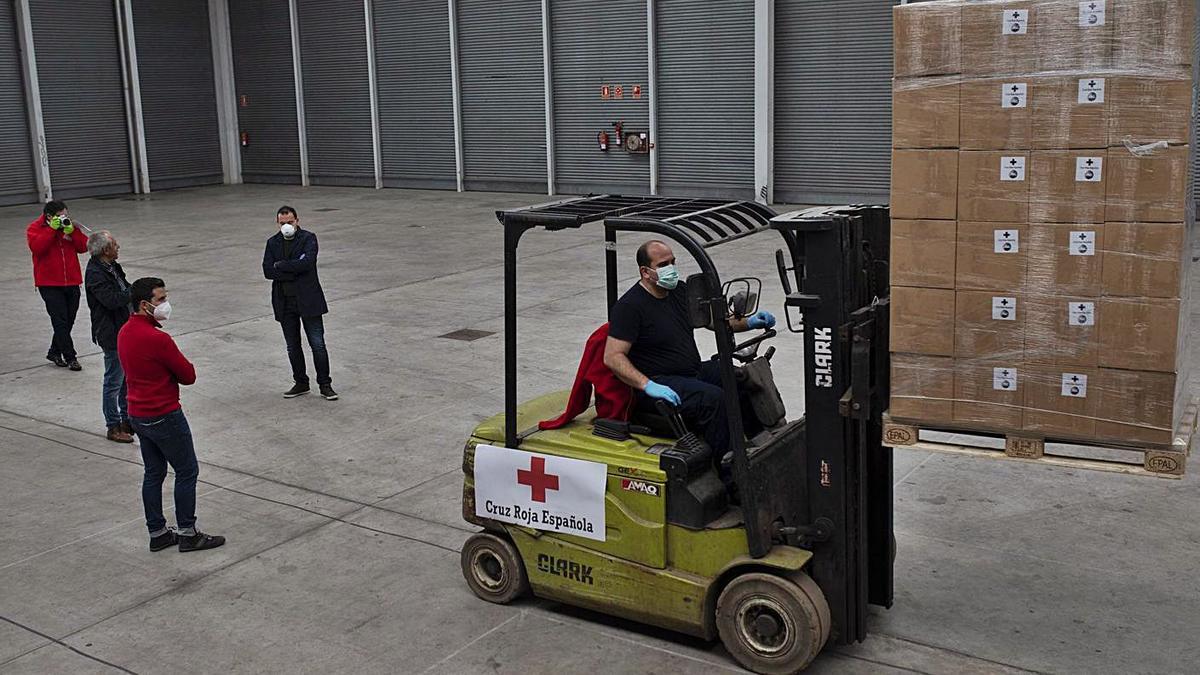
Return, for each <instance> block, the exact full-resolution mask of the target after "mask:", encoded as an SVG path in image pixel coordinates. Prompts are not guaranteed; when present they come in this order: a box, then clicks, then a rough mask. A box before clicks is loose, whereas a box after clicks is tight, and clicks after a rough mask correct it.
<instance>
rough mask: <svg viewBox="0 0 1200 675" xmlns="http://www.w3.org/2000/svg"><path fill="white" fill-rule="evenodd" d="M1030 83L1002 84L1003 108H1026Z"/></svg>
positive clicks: (1001, 103)
mask: <svg viewBox="0 0 1200 675" xmlns="http://www.w3.org/2000/svg"><path fill="white" fill-rule="evenodd" d="M1028 93H1029V85H1028V84H1026V83H1024V82H1007V83H1005V84H1002V85H1000V107H1001V108H1024V107H1025V103H1026V97H1027V95H1028Z"/></svg>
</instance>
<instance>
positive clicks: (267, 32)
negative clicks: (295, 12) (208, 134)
mask: <svg viewBox="0 0 1200 675" xmlns="http://www.w3.org/2000/svg"><path fill="white" fill-rule="evenodd" d="M229 27H230V34H231V38H230V39H231V41H232V43H233V71H234V80H235V88H236V90H237V97H238V103H237V106H238V108H237V112H238V131H239V132H245V133H246V134H247V136H248V137H249V140H250V144H249V145H247V146H243V147H242V149H241V152H242V180H243V181H245V182H247V183H287V184H299V183H301V178H300V132H299V128H298V126H299V122H298V121H297V119H296V78H295V71H294V70H293V68H292V23H291V14H290V12H289V10H288V0H256V1H255V2H241V1H238V0H234V1H233V2H230V3H229Z"/></svg>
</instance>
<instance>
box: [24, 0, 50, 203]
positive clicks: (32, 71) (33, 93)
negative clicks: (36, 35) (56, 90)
mask: <svg viewBox="0 0 1200 675" xmlns="http://www.w3.org/2000/svg"><path fill="white" fill-rule="evenodd" d="M14 6H15V7H16V14H17V17H16V18H17V35H18V36H20V42H21V72H22V73H23V74H24V76H25V106H26V110H27V111H28V115H29V144H30V148H31V149H32V151H33V157H34V178H35V180H36V182H37V190H38V194H39V195H40V196H41V200H42V201H43V202H46V201H49V200H50V199H52V198H53V196H54V191H53V188H52V186H51V184H50V158H49V156H48V155H47V154H46V126H45V124H44V123H43V122H42V93H41V88H40V87H39V86H38V72H37V55H36V53H35V49H34V41H33V22H32V21H31V20H30V18H29V0H17V1H16V3H14Z"/></svg>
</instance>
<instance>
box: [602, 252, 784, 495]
mask: <svg viewBox="0 0 1200 675" xmlns="http://www.w3.org/2000/svg"><path fill="white" fill-rule="evenodd" d="M637 265H638V272H639V274H640V278H639V279H638V282H637V283H636V284H635V285H634V286H633V287H632V288H630V289H629V290H628V291H626V292H625V294H624V295H623V296H621V299H620V300H618V301H617V303H616V304H615V305H613V307H612V310H611V311H610V312H609V327H608V341H607V342H606V344H605V346H604V365H605V366H607V367H608V368H609V370H611V371H612V372H613V373H614V374H615V375H616V376H617V377H618V378H619V379H620V380H621V381H622V382H624V383H625V384H627V385H629V386H630V387H633V389H634V391H635V392H638V393H637V394H636V396H635V398H636V402H635V410H636V411H637V412H638V413H641V414H643V415H655V414H656V412H655V410H654V406H655V401H658V400H662V401H666V402H667V403H670V404H671V405H673V406H675V407H676V408H677V409H678V411H679V413H680V414H681V415H682V416H683V420H684V422H686V423H687V424H688V425H689V426H690V427H692V428H695V429H698V430H700V431H701V432H702V434H703V437H704V440H705V441H706V442H707V443H708V445H709V447H711V448H712V450H713V460H714V463H716V464H717V469H718V472H719V473H720V475H721V479H722V481H724V482H726V483H729V481H730V479H731V476H730V475H729V471H728V469H725V470H722V469H721V464H722V459H723V458H724V457H725V456H726V454H728V453H730V452H731V451H732V449H733V448H732V446H731V445H730V442H729V423H728V420H727V419H726V411H725V399H724V396H723V394H722V389H721V371H720V366H719V362H718V361H716V360H707V361H703V362H702V361H701V360H700V352H699V350H698V349H697V347H696V338H695V335H694V333H693V328H692V323H691V319H690V318H689V315H688V306H687V284H686V283H685V282H683V281H680V279H679V271H678V269H677V267H676V262H675V253H674V252H673V251H672V250H671V247H670V246H668V245H667V244H666V243H665V242H663V241H660V240H658V239H651V240H650V241H647V242H646V243H644V244H642V245H641V246H639V247H638V250H637ZM774 325H775V317H774V316H773V315H772V314H771V313H770V312H767V311H758V312H756V313H754V314H753V315H751V316H748V317H734V318H731V319H729V328H730V330H732V331H733V332H735V333H739V332H744V331H747V330H755V329H760V328H771V327H773V326H774ZM741 393H742V392H740V391H739V400H740V401H741V404H742V406H743V408H746V407H747V405H748V402H747V399H746V397H745V396H742V395H740V394H741ZM742 421H743V423H744V424H745V425H746V429H745V431H746V435H747V436H749V437H751V438H753V437H754V436H755V435H756V434H757V433H758V432H759V431H761V430H762V429H761V426H759V425H758V423H757V420H756V418H755V415H754V414H753V413H752V412H749V413H746V412H744V413H743V415H742ZM726 466H727V465H726Z"/></svg>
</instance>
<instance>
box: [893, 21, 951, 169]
mask: <svg viewBox="0 0 1200 675" xmlns="http://www.w3.org/2000/svg"><path fill="white" fill-rule="evenodd" d="M901 6H903V5H901ZM958 109H959V82H958V79H957V78H943V77H920V78H903V79H897V80H895V81H894V82H893V83H892V147H893V148H957V147H958V144H959V133H958V122H959V110H958Z"/></svg>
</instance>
